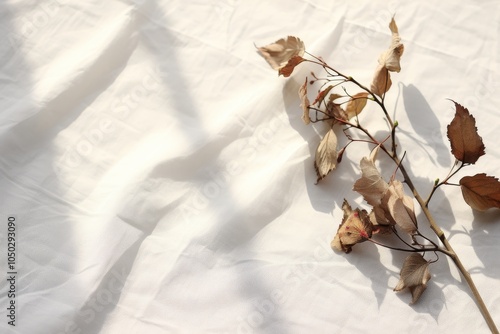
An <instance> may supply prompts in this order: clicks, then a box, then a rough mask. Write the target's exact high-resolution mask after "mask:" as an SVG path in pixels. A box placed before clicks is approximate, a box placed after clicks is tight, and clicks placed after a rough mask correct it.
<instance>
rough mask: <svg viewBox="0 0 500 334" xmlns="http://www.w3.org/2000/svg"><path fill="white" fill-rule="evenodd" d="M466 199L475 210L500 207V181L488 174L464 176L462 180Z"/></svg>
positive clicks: (461, 186) (463, 193)
mask: <svg viewBox="0 0 500 334" xmlns="http://www.w3.org/2000/svg"><path fill="white" fill-rule="evenodd" d="M460 188H461V189H462V195H463V196H464V200H465V202H466V203H467V204H469V206H470V207H471V208H473V209H475V210H479V211H485V210H488V209H490V208H500V182H499V181H498V179H497V178H496V177H493V176H487V175H486V174H484V173H482V174H476V175H474V176H464V177H463V178H462V179H461V180H460Z"/></svg>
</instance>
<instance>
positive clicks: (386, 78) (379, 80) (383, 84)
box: [370, 65, 392, 97]
mask: <svg viewBox="0 0 500 334" xmlns="http://www.w3.org/2000/svg"><path fill="white" fill-rule="evenodd" d="M391 85H392V81H391V75H390V74H389V71H388V70H387V69H386V68H385V66H384V65H378V66H377V69H376V70H375V75H374V76H373V81H372V84H371V86H370V90H371V91H372V92H373V93H374V94H377V95H378V96H380V97H382V95H384V93H385V92H387V91H388V90H389V88H391Z"/></svg>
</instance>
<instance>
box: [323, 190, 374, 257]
mask: <svg viewBox="0 0 500 334" xmlns="http://www.w3.org/2000/svg"><path fill="white" fill-rule="evenodd" d="M342 210H344V217H343V219H342V223H341V224H340V226H339V229H338V230H337V234H336V235H335V237H334V238H333V240H332V242H331V244H330V245H331V247H332V248H333V249H336V250H339V251H343V252H345V253H350V252H351V250H352V246H354V245H355V244H357V243H360V242H363V241H366V240H368V239H369V238H371V236H372V229H373V226H372V224H371V222H370V218H369V217H368V213H367V212H366V211H365V210H359V209H355V210H352V208H351V206H350V205H349V203H348V202H347V201H346V200H345V199H344V203H343V204H342Z"/></svg>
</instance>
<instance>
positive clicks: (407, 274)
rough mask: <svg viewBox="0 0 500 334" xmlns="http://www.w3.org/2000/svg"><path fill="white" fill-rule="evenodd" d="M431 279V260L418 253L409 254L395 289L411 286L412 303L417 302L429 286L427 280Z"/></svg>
mask: <svg viewBox="0 0 500 334" xmlns="http://www.w3.org/2000/svg"><path fill="white" fill-rule="evenodd" d="M430 279H431V274H430V272H429V262H427V261H426V260H425V259H424V257H423V256H422V255H420V254H418V253H413V254H411V255H409V256H408V257H407V258H406V259H405V262H404V263H403V268H402V269H401V272H400V279H399V282H398V284H397V285H396V287H395V288H394V291H401V290H403V289H404V288H409V289H410V291H411V295H412V301H411V304H414V303H416V302H417V300H418V299H419V298H420V296H421V295H422V293H423V292H424V290H425V289H426V288H427V282H429V280H430Z"/></svg>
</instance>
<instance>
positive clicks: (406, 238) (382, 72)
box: [258, 18, 500, 333]
mask: <svg viewBox="0 0 500 334" xmlns="http://www.w3.org/2000/svg"><path fill="white" fill-rule="evenodd" d="M389 29H390V31H391V33H392V39H391V45H390V47H389V48H388V49H387V50H386V51H384V52H383V53H382V54H381V55H380V57H379V59H378V66H377V68H376V70H375V74H374V76H373V79H372V82H371V84H370V88H367V86H365V85H363V84H361V83H360V82H358V81H357V80H356V79H354V78H352V77H350V76H347V75H345V74H343V73H341V72H339V71H338V70H336V69H335V68H333V67H332V66H330V65H328V64H327V63H326V61H325V60H323V58H321V57H317V56H314V55H312V54H310V53H308V52H307V51H306V50H305V45H304V43H303V42H302V41H301V40H300V39H299V38H297V37H293V36H288V37H287V38H286V39H280V40H278V41H276V42H275V43H273V44H269V45H267V46H265V47H260V48H258V51H259V52H260V54H261V55H262V56H263V57H264V58H265V59H266V61H267V62H268V63H269V64H270V65H271V66H272V67H273V69H275V70H277V71H278V73H279V74H280V75H283V76H284V77H288V76H290V75H291V74H292V73H293V71H294V69H295V67H296V66H298V65H299V64H302V63H310V64H313V65H317V66H319V67H320V68H321V69H322V70H323V71H324V72H325V73H326V75H325V76H324V77H321V78H319V77H318V76H316V75H315V74H314V73H312V76H313V78H314V80H313V81H311V82H308V80H307V78H306V79H305V81H304V84H303V85H301V87H300V88H299V92H298V95H299V99H300V106H301V109H302V119H303V121H304V123H305V124H306V125H308V124H311V123H313V124H314V123H317V122H327V124H328V125H329V129H328V131H327V132H326V134H325V135H324V136H323V138H322V139H321V140H320V142H319V144H318V148H317V150H316V156H315V159H314V167H315V169H316V172H317V176H318V178H317V182H320V181H321V180H322V179H323V178H325V177H326V176H327V175H329V174H330V173H331V172H332V171H333V170H334V169H335V168H336V166H337V164H339V163H341V161H342V157H343V155H344V153H345V151H346V150H347V149H348V147H351V144H352V143H354V142H368V143H370V144H372V145H374V147H375V148H374V149H373V150H372V152H371V154H370V155H369V156H367V157H364V158H362V159H361V161H360V171H361V176H360V177H359V178H357V180H356V181H355V182H354V186H353V190H354V191H356V192H358V193H359V194H360V195H361V196H362V197H363V199H364V200H365V201H366V203H367V204H368V205H369V206H370V207H371V212H370V213H368V212H367V211H366V210H364V209H359V208H356V209H354V210H353V209H352V208H351V206H350V205H349V203H348V202H347V201H346V200H344V202H343V204H342V210H343V212H344V216H343V218H342V222H341V223H340V225H339V228H338V230H337V233H336V235H335V237H334V238H333V240H332V242H331V246H332V248H333V249H334V250H338V251H341V252H344V253H350V252H351V250H352V247H353V246H355V245H356V244H358V243H362V242H364V241H370V242H371V243H373V244H375V245H378V246H382V247H387V248H390V249H393V250H395V251H403V252H410V253H411V254H410V255H409V256H408V257H407V258H406V260H405V262H404V263H403V266H402V269H401V273H400V280H399V282H398V284H397V285H396V287H395V288H394V290H395V291H400V290H403V289H405V288H408V289H409V290H410V292H411V295H412V301H411V303H415V302H417V300H418V299H419V298H420V296H421V295H422V294H423V292H424V291H425V289H426V285H427V282H428V281H429V280H430V278H431V274H430V269H429V267H430V264H431V263H433V262H436V261H437V260H438V259H439V257H438V259H436V260H433V261H430V260H427V259H426V258H425V257H426V255H427V254H428V253H429V252H431V253H432V254H438V253H442V254H445V255H446V256H448V257H449V258H450V259H451V260H452V261H453V262H454V263H455V265H456V266H457V268H458V270H459V271H460V273H461V274H462V276H463V277H464V279H465V281H466V282H467V284H468V286H469V287H470V289H471V291H472V294H473V296H474V299H475V301H476V304H477V305H478V308H479V309H480V311H481V313H482V315H483V317H484V318H485V320H486V323H487V324H488V326H489V328H490V330H491V331H492V333H498V329H497V327H496V325H495V323H494V322H493V320H492V318H491V315H490V313H489V311H488V309H487V307H486V305H485V304H484V301H483V300H482V298H481V295H480V294H479V291H478V290H477V288H476V286H475V284H474V281H473V280H472V278H471V276H470V274H469V273H468V272H467V270H466V268H465V266H464V265H463V264H462V262H461V260H460V258H459V257H458V255H457V254H456V252H455V251H454V250H453V248H452V246H451V245H450V243H449V241H448V239H447V238H446V236H445V234H444V232H443V231H442V230H441V228H440V227H439V226H438V224H437V223H436V221H435V219H434V217H433V216H432V214H431V212H430V210H429V208H428V205H429V202H430V201H431V199H432V196H433V194H434V193H435V191H436V189H438V188H439V187H441V186H443V185H449V184H451V183H449V181H450V179H451V178H453V177H454V176H455V175H456V174H457V173H458V172H459V171H460V170H462V169H463V168H465V167H467V166H468V165H470V164H475V163H476V162H477V160H478V159H479V158H480V157H481V156H483V155H484V154H485V147H484V144H483V141H482V138H481V137H480V136H479V134H478V132H477V128H476V122H475V119H474V117H473V116H472V115H471V114H470V113H469V111H468V110H467V108H465V107H463V106H461V105H460V104H458V103H456V102H454V101H453V102H454V104H455V109H456V113H455V117H454V118H453V120H452V121H451V123H450V124H449V125H448V133H447V134H448V138H449V140H450V144H451V153H452V155H453V156H454V157H455V158H456V163H455V164H454V165H453V166H451V170H450V172H449V174H448V175H447V176H446V177H445V178H444V180H443V181H439V180H436V181H435V182H434V186H433V188H432V190H431V192H430V194H429V196H428V198H427V200H425V201H424V200H423V199H422V196H421V195H420V194H419V192H418V191H417V189H416V187H415V186H414V184H413V182H412V180H411V178H410V176H409V174H408V172H407V170H406V168H405V166H404V164H403V163H402V161H401V160H402V158H400V156H399V153H398V150H397V146H396V132H397V131H396V130H397V127H398V123H397V122H393V120H392V119H391V117H390V115H389V113H388V111H387V109H386V106H385V103H384V98H385V94H386V93H387V92H388V91H389V89H390V88H391V86H392V80H391V75H390V72H400V71H401V64H400V59H401V56H402V55H403V52H404V45H403V44H402V43H401V37H400V35H399V29H398V27H397V25H396V21H395V20H394V18H392V20H391V22H390V23H389ZM318 81H321V82H322V85H321V87H320V89H319V93H318V94H317V95H316V96H315V98H314V101H313V103H310V100H309V98H308V89H307V85H308V84H314V83H315V82H318ZM347 84H348V85H350V86H355V87H356V89H357V90H358V92H357V93H355V94H353V95H352V94H350V93H349V91H348V89H347V88H346V87H344V85H347ZM339 88H341V89H342V91H339ZM359 90H360V91H359ZM369 101H372V102H373V103H375V105H376V106H378V107H379V108H380V110H381V111H382V117H383V118H384V119H385V121H386V123H387V124H389V134H388V135H387V137H386V138H385V139H383V140H379V139H377V138H376V137H375V136H374V135H373V134H372V132H370V130H369V129H368V128H366V127H365V126H362V125H361V124H360V118H359V115H360V113H361V112H362V111H363V110H364V109H365V108H366V107H367V105H368V102H369ZM335 127H341V128H342V132H343V133H344V135H345V136H346V138H347V139H348V143H347V144H346V145H345V146H344V147H343V148H341V149H340V150H338V148H337V136H336V134H335V131H334V129H335ZM354 132H357V133H358V134H359V136H360V137H361V138H355V137H357V136H353V134H352V133H354ZM389 139H390V148H388V146H389V145H388V144H387V141H388V140H389ZM379 151H382V152H384V153H385V154H386V156H387V157H388V158H389V159H390V160H392V161H393V162H394V164H395V165H396V166H397V168H396V169H397V170H399V171H400V173H401V174H402V176H403V180H402V181H400V180H398V179H396V178H395V176H394V175H393V177H392V178H391V180H389V181H388V182H387V181H385V180H384V179H383V178H382V175H381V173H380V171H379V170H378V169H377V167H376V164H375V159H376V157H377V153H378V152H379ZM403 156H404V155H403ZM403 182H404V184H406V187H407V188H408V189H409V190H410V191H411V193H412V195H413V198H412V197H410V196H409V195H407V194H406V193H405V187H404V185H403ZM460 188H461V190H462V194H463V197H464V200H465V202H466V203H467V204H468V205H469V206H471V207H472V208H473V209H475V210H487V209H490V208H500V182H499V181H498V179H497V178H495V177H493V176H487V175H486V174H477V175H475V176H465V177H463V178H462V179H461V180H460ZM414 200H416V202H417V203H418V205H419V206H420V207H421V209H422V212H423V213H424V215H425V216H426V218H427V220H428V222H429V225H430V227H431V229H432V231H433V232H434V233H435V234H436V236H437V237H438V238H439V240H440V242H441V245H438V244H437V243H435V242H434V241H432V239H431V238H429V237H428V236H426V235H424V234H423V233H422V231H421V230H419V226H418V223H417V219H416V215H415V208H414ZM400 231H402V232H404V233H402V234H400V233H399V232H400ZM375 235H381V237H384V238H395V239H396V240H398V241H399V242H400V243H402V244H403V246H402V247H394V246H389V245H387V244H385V243H383V242H381V241H380V240H375V237H374V236H375Z"/></svg>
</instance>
